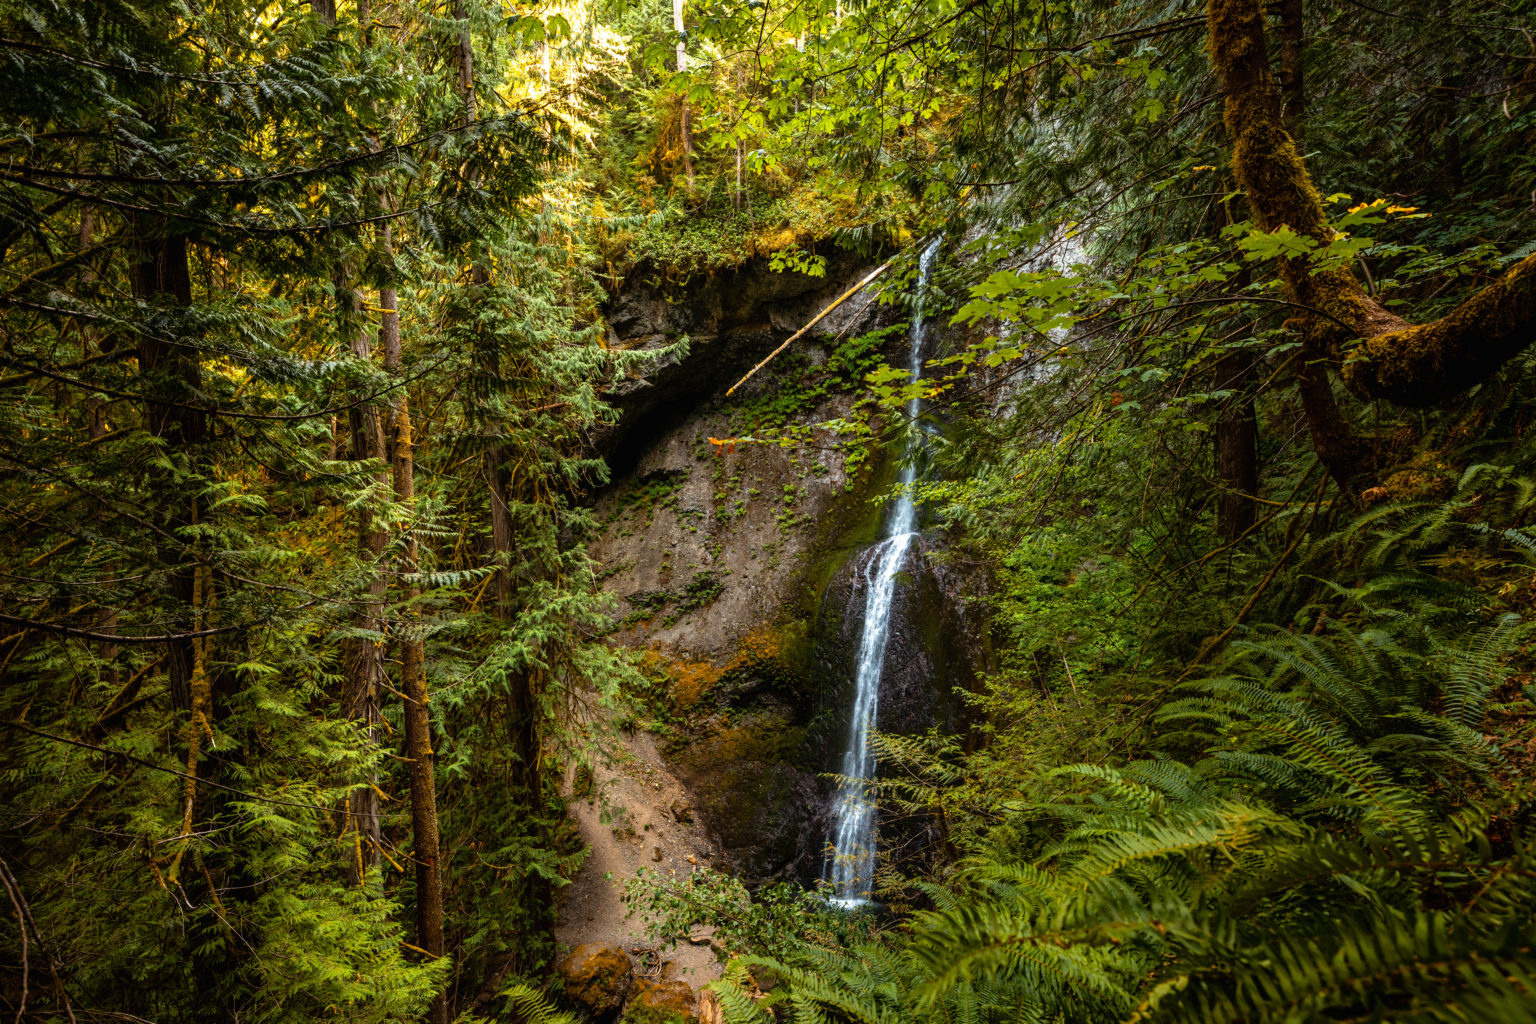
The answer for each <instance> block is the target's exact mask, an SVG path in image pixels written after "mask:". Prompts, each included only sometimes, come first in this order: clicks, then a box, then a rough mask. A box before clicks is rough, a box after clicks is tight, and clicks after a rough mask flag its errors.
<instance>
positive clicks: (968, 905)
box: [728, 508, 1536, 1022]
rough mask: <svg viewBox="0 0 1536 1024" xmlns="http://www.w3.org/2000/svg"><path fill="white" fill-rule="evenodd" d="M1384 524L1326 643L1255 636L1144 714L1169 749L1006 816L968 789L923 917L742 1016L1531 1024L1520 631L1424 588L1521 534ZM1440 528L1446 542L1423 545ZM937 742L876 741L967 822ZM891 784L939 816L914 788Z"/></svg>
mask: <svg viewBox="0 0 1536 1024" xmlns="http://www.w3.org/2000/svg"><path fill="white" fill-rule="evenodd" d="M1426 517H1427V520H1426ZM1369 518H1371V519H1372V522H1371V523H1364V522H1362V523H1357V524H1356V527H1357V528H1356V529H1355V530H1353V531H1344V532H1345V533H1348V534H1350V535H1351V536H1352V537H1354V538H1355V539H1357V540H1358V539H1360V538H1362V537H1369V538H1370V539H1371V541H1372V543H1375V544H1376V545H1377V547H1376V550H1377V553H1378V555H1379V556H1380V557H1379V558H1378V559H1377V560H1376V564H1373V565H1365V564H1362V568H1361V570H1360V574H1359V576H1358V577H1357V579H1356V581H1354V584H1353V585H1352V586H1350V587H1331V588H1325V590H1324V592H1323V593H1325V594H1331V595H1332V596H1331V598H1329V599H1328V600H1327V601H1326V602H1325V603H1326V606H1327V608H1328V612H1329V614H1327V615H1325V616H1322V617H1321V618H1319V619H1317V620H1316V621H1315V624H1314V626H1313V627H1312V628H1311V629H1309V630H1295V629H1291V630H1286V629H1280V628H1278V627H1275V626H1266V627H1255V628H1253V629H1251V630H1249V631H1247V632H1246V633H1245V634H1244V635H1243V636H1241V638H1240V639H1238V640H1236V641H1234V642H1232V643H1231V644H1230V645H1229V646H1228V647H1227V648H1226V649H1225V650H1224V652H1223V654H1222V656H1221V657H1220V658H1219V659H1218V660H1216V661H1215V662H1214V663H1213V664H1212V665H1211V666H1210V667H1209V669H1208V670H1207V671H1206V672H1205V673H1202V674H1201V676H1200V677H1199V678H1193V679H1191V680H1189V681H1187V682H1185V683H1183V684H1181V685H1180V686H1179V687H1178V688H1177V689H1176V691H1175V692H1174V693H1173V694H1171V696H1170V699H1168V700H1167V701H1165V702H1164V703H1163V704H1162V705H1161V706H1160V708H1159V709H1158V710H1157V712H1156V714H1155V715H1154V716H1153V717H1152V718H1151V720H1149V722H1148V723H1147V725H1146V728H1147V729H1148V730H1149V732H1150V734H1151V735H1153V736H1155V737H1156V740H1155V741H1154V746H1155V747H1157V748H1159V749H1160V750H1161V751H1162V752H1161V753H1158V754H1155V755H1154V756H1149V757H1142V758H1138V759H1133V760H1129V761H1124V762H1122V763H1120V764H1118V765H1114V766H1112V765H1111V763H1110V762H1109V761H1107V760H1103V761H1100V762H1098V763H1080V764H1073V765H1067V766H1064V767H1060V768H1057V769H1055V770H1053V771H1050V772H1047V773H1045V774H1044V775H1041V776H1039V777H1037V779H1036V786H1037V787H1038V788H1037V789H1036V790H1035V791H1034V792H1028V793H1026V792H1013V793H1007V792H993V793H991V796H990V800H989V799H988V798H987V795H986V793H985V790H984V789H978V788H976V787H975V786H974V784H971V785H970V789H969V790H968V792H967V797H966V799H967V800H969V801H971V802H972V807H971V809H970V813H980V814H982V815H984V816H987V817H990V818H991V819H992V822H993V823H992V826H991V827H989V828H986V829H981V830H978V831H976V832H974V833H973V836H974V837H975V842H974V843H973V845H972V848H971V852H970V855H969V856H968V857H967V858H965V859H963V860H961V861H960V862H959V863H958V865H957V866H956V868H955V869H954V870H953V871H952V872H951V873H950V874H949V876H948V877H946V878H944V879H943V880H942V882H941V883H940V882H918V883H907V886H908V892H909V899H910V898H911V897H912V895H914V894H915V895H916V896H917V897H918V898H923V899H926V900H927V901H928V902H929V903H930V904H931V909H928V910H923V911H920V912H916V913H911V914H908V915H906V916H905V917H904V918H902V919H900V921H899V926H897V927H894V928H891V929H888V930H887V931H886V932H885V933H884V934H883V936H882V937H881V938H880V939H879V940H878V941H876V942H872V943H869V944H866V945H863V946H860V947H856V948H853V949H828V948H820V947H817V946H815V945H814V944H811V943H806V944H802V945H800V946H796V947H790V948H785V949H781V950H780V951H779V953H780V956H779V957H778V959H777V960H774V961H768V960H764V961H762V962H764V963H768V962H773V963H775V964H776V965H777V967H778V969H779V970H780V971H782V972H783V975H784V977H785V978H786V979H787V984H786V985H784V986H783V987H781V988H780V989H778V990H776V991H774V992H773V993H772V994H771V995H769V996H767V997H766V999H764V1000H762V1001H761V1002H760V1003H758V1004H753V1005H748V1004H749V1003H751V1000H750V999H746V1000H745V1001H742V1000H738V1001H737V1002H735V1003H733V1004H728V1006H733V1007H734V1010H733V1013H734V1016H733V1019H737V1020H741V1021H747V1020H755V1019H760V1017H758V1016H757V1015H758V1014H759V1013H760V1012H761V1009H762V1007H763V1005H764V1004H772V1005H774V1006H776V1007H778V1009H777V1010H776V1012H779V1013H780V1014H781V1017H780V1019H789V1020H794V1021H797V1022H798V1021H807V1022H809V1021H817V1022H820V1021H871V1022H873V1021H907V1020H934V1021H955V1020H964V1021H1005V1020H1006V1021H1013V1020H1031V1021H1033V1020H1038V1021H1082V1022H1089V1021H1093V1022H1097V1021H1106V1022H1107V1021H1124V1020H1150V1021H1158V1020H1167V1021H1192V1022H1193V1021H1232V1022H1238V1021H1243V1022H1256V1021H1314V1020H1315V1021H1321V1020H1330V1021H1334V1020H1393V1021H1408V1020H1426V1021H1429V1020H1434V1021H1442V1020H1443V1021H1453V1020H1454V1021H1488V1022H1505V1021H1521V1020H1530V1019H1533V1016H1536V1010H1533V1005H1536V1004H1533V1002H1532V996H1533V994H1536V987H1533V986H1536V947H1533V942H1536V855H1533V854H1532V852H1531V847H1530V839H1531V833H1532V822H1531V816H1530V806H1531V805H1530V799H1531V793H1530V789H1529V786H1528V784H1527V783H1525V782H1524V781H1522V780H1520V779H1519V777H1518V769H1519V764H1518V763H1517V762H1516V761H1515V760H1512V757H1515V756H1517V755H1516V752H1514V751H1513V748H1512V750H1511V751H1506V749H1505V748H1504V746H1502V745H1501V743H1500V742H1499V738H1498V736H1496V735H1495V734H1493V733H1489V732H1488V731H1487V730H1488V729H1489V728H1490V726H1489V718H1490V715H1492V714H1495V713H1497V714H1500V715H1505V716H1508V715H1514V716H1517V718H1519V719H1521V720H1526V719H1528V718H1529V716H1531V715H1533V714H1536V704H1533V703H1532V702H1531V701H1530V700H1529V699H1528V698H1527V696H1525V694H1524V692H1523V691H1518V692H1517V691H1516V690H1512V689H1511V685H1512V684H1509V683H1508V682H1507V679H1508V676H1509V674H1510V673H1509V668H1508V663H1509V661H1510V659H1511V658H1512V657H1516V656H1517V653H1518V652H1517V648H1518V646H1519V644H1520V642H1521V640H1522V638H1523V636H1524V635H1525V633H1526V630H1525V629H1524V627H1523V626H1522V625H1521V621H1520V617H1519V616H1518V615H1515V614H1513V613H1508V612H1506V613H1503V614H1491V613H1488V612H1487V611H1486V610H1485V609H1486V608H1487V604H1486V602H1484V603H1483V605H1482V607H1481V608H1476V609H1470V608H1469V606H1468V604H1467V602H1465V601H1463V600H1460V599H1451V597H1455V596H1456V595H1462V594H1463V590H1462V589H1461V588H1458V587H1456V586H1454V585H1451V581H1447V580H1445V579H1444V578H1442V577H1437V576H1436V575H1435V574H1434V573H1432V572H1430V571H1428V569H1429V567H1430V565H1431V563H1434V562H1437V561H1441V562H1443V561H1444V558H1445V557H1446V555H1447V553H1448V552H1449V551H1450V550H1451V548H1450V546H1449V545H1448V544H1447V543H1445V540H1446V537H1447V536H1454V537H1456V538H1463V537H1471V538H1473V542H1475V543H1481V541H1480V540H1478V538H1487V537H1496V538H1499V543H1497V544H1495V545H1494V546H1493V547H1491V548H1490V549H1489V551H1490V554H1492V553H1493V550H1494V548H1498V547H1501V548H1502V549H1503V554H1502V561H1501V563H1500V564H1502V565H1504V566H1506V567H1518V566H1519V565H1521V564H1523V559H1522V557H1521V555H1520V552H1521V551H1522V550H1523V548H1524V544H1525V541H1526V538H1525V535H1524V534H1522V533H1520V532H1519V531H1511V530H1510V529H1509V528H1507V527H1506V528H1501V529H1498V530H1494V529H1491V528H1487V527H1475V526H1469V525H1467V522H1466V517H1465V516H1462V517H1460V519H1459V520H1457V517H1456V516H1454V515H1452V516H1446V515H1445V514H1444V512H1443V510H1440V509H1430V510H1427V511H1424V510H1421V511H1418V512H1415V511H1413V510H1411V509H1403V508H1399V509H1397V510H1396V512H1395V513H1394V515H1392V516H1381V515H1375V516H1372V517H1369ZM1388 519H1390V520H1391V521H1392V522H1393V523H1394V524H1395V525H1394V526H1393V528H1392V529H1386V528H1385V527H1384V526H1383V522H1384V521H1385V520H1388ZM1426 521H1438V522H1440V524H1441V526H1443V527H1445V530H1446V531H1448V533H1443V534H1442V536H1441V538H1440V540H1441V542H1440V543H1437V544H1436V543H1424V544H1419V543H1410V542H1409V541H1407V540H1405V539H1404V538H1407V537H1414V536H1417V537H1419V538H1421V539H1422V538H1423V537H1424V536H1425V531H1424V530H1423V529H1413V528H1408V527H1409V525H1411V524H1413V523H1418V524H1419V526H1420V527H1423V526H1424V525H1425V523H1426ZM1452 521H1456V525H1450V526H1447V525H1446V524H1447V523H1448V522H1452ZM1511 571H1514V572H1516V573H1517V574H1518V570H1517V569H1514V568H1512V569H1511ZM1527 572H1528V570H1527ZM1448 595H1450V596H1449V597H1448ZM1314 610H1315V609H1314ZM922 746H923V744H921V743H918V742H916V741H912V740H906V741H893V742H887V743H886V744H885V746H884V747H883V748H882V750H883V753H884V755H885V756H886V757H887V758H892V759H896V760H899V761H901V762H902V763H903V764H905V765H906V766H908V767H909V768H910V767H912V766H917V767H919V768H920V769H921V771H919V772H916V773H914V772H911V771H908V772H905V773H902V772H896V773H893V774H905V775H906V776H907V777H908V779H909V780H910V779H911V778H914V777H923V778H928V779H931V780H933V781H934V782H935V783H937V784H936V785H935V786H934V787H933V788H932V790H931V791H929V792H928V794H927V799H928V801H929V802H928V808H929V810H930V811H932V812H934V813H946V814H957V813H965V811H964V809H962V808H958V807H957V806H956V805H955V803H954V802H953V799H952V793H953V791H954V790H955V789H956V788H959V789H962V790H963V789H965V788H966V787H967V785H968V783H967V782H966V781H965V780H964V779H963V776H964V774H965V772H964V763H965V761H964V758H963V757H959V756H958V754H957V751H956V749H955V748H954V746H953V745H952V744H951V745H949V746H948V747H947V748H937V749H935V750H932V751H930V752H929V753H927V754H924V753H923V752H922V751H921V749H920V748H921V747H922ZM946 765H947V767H946ZM886 790H887V791H888V793H889V794H890V797H889V798H888V799H895V800H897V801H898V802H901V801H904V802H905V805H906V806H907V807H908V808H909V809H918V808H920V807H921V806H922V805H923V802H924V793H923V786H922V785H921V784H914V783H912V782H910V781H908V782H905V783H900V784H894V783H888V784H887V786H886ZM947 794H948V796H947ZM1010 821H1011V822H1012V824H1011V825H1010V826H1008V827H1003V824H1002V823H1005V822H1010ZM1029 835H1035V836H1040V835H1044V836H1049V837H1050V838H1049V839H1048V841H1046V842H1044V843H1043V844H1041V845H1038V846H1034V847H1030V846H1021V845H1020V844H1019V843H1018V839H1019V837H1021V836H1029ZM747 990H748V991H750V986H747ZM742 994H743V995H744V994H745V993H742Z"/></svg>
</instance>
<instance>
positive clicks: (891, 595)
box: [823, 239, 939, 908]
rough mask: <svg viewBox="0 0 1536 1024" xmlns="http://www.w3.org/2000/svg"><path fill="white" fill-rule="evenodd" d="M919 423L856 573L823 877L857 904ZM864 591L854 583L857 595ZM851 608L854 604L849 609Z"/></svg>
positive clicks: (911, 407) (926, 257) (919, 348)
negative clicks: (842, 742)
mask: <svg viewBox="0 0 1536 1024" xmlns="http://www.w3.org/2000/svg"><path fill="white" fill-rule="evenodd" d="M938 248H939V239H935V240H934V241H933V242H931V243H929V245H928V247H927V248H925V249H924V250H923V252H922V255H921V257H919V260H918V277H917V296H916V301H915V304H914V308H913V312H912V329H911V332H910V336H909V343H910V354H909V357H908V366H909V367H910V369H911V371H912V376H913V379H914V380H916V379H921V377H922V369H923V326H924V323H923V292H924V290H925V289H926V288H927V285H928V275H929V272H930V270H931V268H932V264H933V257H934V254H935V253H937V252H938ZM921 411H922V410H921V404H920V400H919V399H917V398H913V399H912V400H911V401H910V402H909V403H908V404H907V408H906V415H907V418H908V420H909V421H910V422H912V423H913V424H914V425H915V424H916V421H917V417H918V415H919V414H920V413H921ZM920 436H921V435H920V434H919V432H918V431H917V430H916V429H915V428H914V429H913V430H911V431H909V432H908V434H907V438H908V439H907V443H906V444H907V449H906V451H905V452H903V453H902V469H901V474H900V476H899V477H898V478H897V484H898V493H897V495H896V498H895V499H894V500H893V501H892V503H891V506H890V508H889V510H888V511H887V514H886V518H885V527H884V530H883V536H882V538H881V540H880V541H879V542H877V543H876V544H875V545H874V546H873V547H871V548H869V549H868V550H867V551H865V552H864V553H863V554H862V555H861V556H860V566H859V572H860V576H861V577H862V581H863V588H862V595H863V608H862V609H859V611H860V612H862V617H863V622H864V628H863V631H862V634H861V636H860V638H859V655H858V661H857V663H856V667H855V671H854V699H853V714H852V716H851V718H850V722H849V728H848V747H847V750H846V751H845V752H844V754H843V763H842V771H841V775H842V781H841V783H840V784H839V786H838V790H837V795H836V797H835V802H834V808H835V813H836V817H835V819H834V823H833V826H832V834H831V836H830V840H829V846H830V852H829V855H828V858H827V864H826V868H825V871H824V873H823V877H824V879H825V880H826V882H827V883H828V885H829V886H830V890H831V891H830V898H831V901H832V902H833V903H834V904H836V905H838V906H842V907H847V908H854V907H859V906H863V905H865V904H867V903H869V902H870V891H871V889H872V888H873V886H874V878H875V839H876V835H875V803H874V799H873V796H872V795H871V793H870V786H869V782H870V780H872V779H873V778H874V774H875V767H876V765H875V755H874V751H873V749H872V748H871V745H870V734H871V733H872V732H873V731H874V728H875V722H876V716H877V713H878V711H879V705H880V679H881V677H882V676H883V675H884V672H885V652H886V647H887V644H888V641H889V640H890V636H891V612H892V607H893V605H894V604H895V598H896V586H897V578H898V577H899V576H900V574H901V570H902V567H903V566H904V565H905V564H906V561H907V558H908V556H909V555H910V553H911V551H912V548H913V546H914V544H915V542H916V540H917V535H918V530H917V505H916V503H915V502H914V501H913V499H912V485H913V484H915V483H916V482H917V463H918V459H917V455H918V452H917V447H918V445H919V444H920V443H921V442H920V440H919V438H920ZM860 593H861V590H860V588H858V587H855V588H854V590H853V595H854V598H853V599H854V600H855V601H857V599H858V596H859V595H860ZM849 611H850V613H852V612H854V609H852V608H850V609H849Z"/></svg>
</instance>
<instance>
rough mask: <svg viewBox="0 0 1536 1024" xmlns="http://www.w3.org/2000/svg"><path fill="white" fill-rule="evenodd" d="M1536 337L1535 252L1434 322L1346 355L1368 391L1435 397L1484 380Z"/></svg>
mask: <svg viewBox="0 0 1536 1024" xmlns="http://www.w3.org/2000/svg"><path fill="white" fill-rule="evenodd" d="M1533 342H1536V256H1528V257H1526V258H1525V259H1524V260H1522V261H1521V262H1519V263H1517V264H1515V267H1514V269H1513V270H1511V271H1509V273H1507V274H1505V275H1504V276H1503V277H1502V278H1500V279H1499V280H1498V281H1496V282H1495V283H1493V284H1492V285H1489V286H1488V287H1487V288H1484V289H1483V290H1482V291H1480V292H1478V293H1477V294H1476V295H1474V296H1472V298H1470V299H1468V300H1467V301H1466V302H1464V303H1462V304H1461V305H1460V306H1458V307H1456V309H1454V310H1452V311H1451V312H1450V313H1449V314H1447V315H1446V316H1444V317H1442V318H1440V319H1439V320H1436V321H1435V322H1433V323H1428V324H1421V325H1419V326H1417V327H1405V328H1402V329H1399V330H1396V331H1391V332H1388V333H1385V334H1378V335H1376V336H1374V337H1371V338H1369V339H1368V340H1366V341H1365V342H1364V343H1363V344H1361V345H1360V346H1359V347H1358V348H1356V349H1355V350H1354V351H1352V352H1351V353H1350V354H1349V358H1348V359H1347V360H1345V363H1344V383H1345V384H1347V385H1348V386H1349V389H1350V390H1351V391H1353V392H1355V393H1356V394H1358V395H1360V396H1361V397H1364V398H1385V399H1387V400H1388V401H1390V402H1396V403H1397V404H1398V405H1407V406H1425V405H1433V404H1435V403H1436V402H1439V401H1443V400H1444V399H1447V398H1450V397H1452V396H1453V395H1456V394H1459V393H1461V392H1462V391H1465V390H1466V389H1468V388H1470V387H1472V386H1473V385H1475V384H1477V383H1479V382H1480V381H1483V380H1485V379H1486V378H1487V377H1488V376H1489V375H1490V374H1492V373H1493V372H1494V371H1495V370H1497V369H1498V368H1499V367H1500V366H1502V365H1504V363H1505V362H1507V361H1508V360H1509V359H1511V358H1513V357H1514V356H1516V355H1518V354H1519V353H1520V352H1521V351H1523V350H1524V349H1526V348H1528V347H1529V346H1530V345H1531V344H1532V343H1533Z"/></svg>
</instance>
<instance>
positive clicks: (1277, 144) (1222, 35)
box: [1207, 0, 1406, 337]
mask: <svg viewBox="0 0 1536 1024" xmlns="http://www.w3.org/2000/svg"><path fill="white" fill-rule="evenodd" d="M1207 18H1208V26H1207V33H1208V38H1207V44H1208V49H1209V52H1210V57H1211V64H1212V66H1213V67H1214V68H1215V69H1216V73H1217V75H1218V76H1219V77H1220V79H1221V83H1222V87H1223V89H1224V91H1225V92H1226V108H1225V109H1226V125H1227V131H1228V133H1229V135H1230V137H1231V139H1232V171H1233V174H1234V175H1235V176H1236V178H1237V182H1238V184H1239V185H1240V186H1242V188H1243V190H1244V191H1245V192H1246V193H1247V194H1248V203H1249V205H1250V206H1251V207H1252V208H1253V214H1254V219H1255V220H1256V221H1258V224H1259V227H1261V228H1262V229H1264V230H1265V231H1274V230H1275V229H1277V228H1279V227H1281V226H1282V225H1283V226H1287V227H1289V228H1291V229H1292V230H1294V231H1297V232H1299V233H1301V234H1305V235H1309V236H1311V237H1312V238H1314V239H1316V240H1317V241H1318V243H1319V244H1321V245H1326V244H1328V242H1330V241H1331V240H1332V239H1333V236H1334V232H1333V228H1332V227H1330V226H1329V224H1328V218H1327V215H1326V214H1325V213H1324V212H1323V203H1322V199H1321V197H1319V196H1318V193H1317V188H1316V186H1314V185H1313V184H1312V178H1311V176H1310V175H1309V174H1308V173H1307V168H1306V164H1305V163H1304V162H1303V161H1302V158H1301V154H1300V153H1299V152H1298V151H1297V149H1296V145H1295V143H1294V142H1293V141H1292V139H1291V136H1290V133H1289V132H1288V131H1286V126H1285V121H1284V118H1283V115H1282V104H1281V96H1280V90H1279V88H1278V87H1277V86H1276V84H1275V79H1274V76H1273V75H1272V74H1271V72H1270V65H1269V54H1268V51H1267V49H1266V46H1265V37H1264V7H1263V5H1262V4H1261V3H1260V2H1259V0H1210V3H1209V5H1208V8H1207ZM1280 272H1281V276H1282V277H1283V278H1284V280H1285V284H1286V287H1287V289H1288V290H1289V291H1290V292H1291V296H1292V298H1293V299H1294V300H1295V301H1296V302H1298V303H1301V304H1302V305H1305V306H1311V307H1313V308H1315V309H1320V310H1322V311H1323V312H1325V313H1326V314H1328V316H1329V317H1331V318H1333V319H1334V321H1336V322H1342V323H1346V324H1349V325H1351V326H1352V327H1353V328H1355V329H1356V330H1357V331H1358V333H1359V334H1360V335H1362V336H1366V337H1369V336H1371V335H1375V334H1381V333H1384V332H1386V331H1390V330H1396V329H1398V328H1400V327H1403V326H1406V325H1405V323H1404V321H1402V320H1401V319H1400V318H1398V317H1396V316H1394V315H1393V314H1391V313H1388V312H1387V311H1386V310H1384V309H1382V307H1381V306H1380V305H1379V304H1377V303H1376V302H1374V301H1373V300H1372V299H1371V298H1370V296H1369V295H1367V294H1366V292H1365V290H1364V289H1363V288H1361V287H1360V284H1359V282H1358V281H1356V280H1355V278H1354V276H1353V275H1351V274H1349V273H1348V272H1346V271H1343V270H1337V269H1330V270H1321V271H1319V270H1317V269H1316V268H1314V267H1312V266H1311V264H1310V263H1309V262H1308V261H1306V260H1300V259H1297V260H1283V261H1282V262H1281V266H1280Z"/></svg>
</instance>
